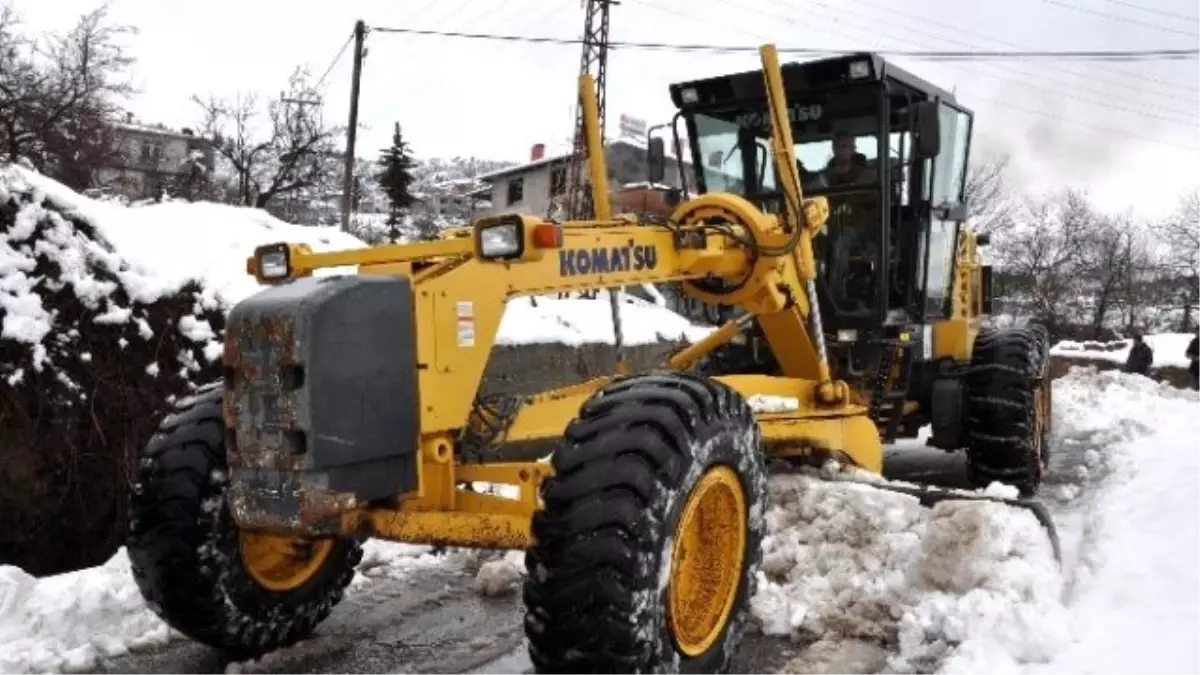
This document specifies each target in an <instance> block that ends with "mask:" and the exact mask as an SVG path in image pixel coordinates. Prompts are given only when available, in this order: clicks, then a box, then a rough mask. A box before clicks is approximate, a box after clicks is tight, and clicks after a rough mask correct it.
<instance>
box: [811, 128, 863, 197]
mask: <svg viewBox="0 0 1200 675" xmlns="http://www.w3.org/2000/svg"><path fill="white" fill-rule="evenodd" d="M823 174H824V175H823V176H822V177H823V178H824V179H825V184H826V185H828V186H830V187H833V186H839V185H854V184H857V183H873V182H875V170H874V169H873V168H872V167H870V166H868V165H867V158H866V156H865V155H863V154H862V153H861V152H858V150H857V149H855V147H854V136H853V135H851V134H850V132H848V131H845V130H842V131H838V132H837V133H836V134H834V135H833V157H832V158H830V160H829V162H828V163H827V164H826V165H825V171H824V172H823Z"/></svg>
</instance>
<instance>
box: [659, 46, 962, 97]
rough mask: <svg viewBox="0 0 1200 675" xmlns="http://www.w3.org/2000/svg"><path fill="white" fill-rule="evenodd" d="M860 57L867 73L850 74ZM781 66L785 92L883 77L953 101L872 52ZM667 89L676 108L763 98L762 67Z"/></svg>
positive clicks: (946, 93) (915, 91) (925, 94)
mask: <svg viewBox="0 0 1200 675" xmlns="http://www.w3.org/2000/svg"><path fill="white" fill-rule="evenodd" d="M862 61H865V62H867V63H869V64H870V72H869V74H868V75H866V76H863V77H856V78H851V77H850V64H852V63H858V62H862ZM856 67H859V66H856ZM781 70H782V72H783V86H784V89H785V90H786V91H788V92H799V91H806V90H818V89H824V90H828V89H834V88H838V87H845V86H850V85H854V84H859V83H862V82H881V81H885V80H886V81H888V82H890V83H892V84H898V85H900V86H902V87H904V88H905V89H908V90H909V91H910V92H911V93H913V94H916V95H917V96H918V97H920V98H924V99H926V100H932V99H934V98H941V99H942V100H943V101H947V102H949V103H957V101H956V99H955V97H954V94H952V93H950V92H949V91H946V90H945V89H943V88H941V87H938V86H937V85H934V84H931V83H930V82H928V81H926V80H924V79H922V78H920V77H917V76H916V75H913V74H912V73H910V72H909V71H907V70H905V69H903V68H901V67H900V66H898V65H896V64H894V63H892V62H890V61H888V60H886V59H884V58H883V57H882V56H880V55H879V54H876V53H874V52H859V53H855V54H848V55H845V56H834V57H829V58H824V59H815V60H812V61H802V62H795V61H794V62H791V63H785V64H783V65H782V66H781ZM687 89H693V90H695V92H696V100H694V101H687V102H685V101H684V100H683V92H684V90H687ZM670 91H671V101H672V102H673V103H674V104H675V107H676V108H689V107H692V106H697V105H706V104H712V103H719V102H722V101H739V100H755V99H765V98H766V96H767V94H766V85H765V83H764V82H763V73H762V69H758V70H748V71H745V72H741V73H733V74H730V75H719V76H717V77H710V78H704V79H700V80H692V81H690V82H678V83H675V84H672V85H670Z"/></svg>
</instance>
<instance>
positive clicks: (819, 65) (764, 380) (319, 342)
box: [128, 45, 1053, 672]
mask: <svg viewBox="0 0 1200 675" xmlns="http://www.w3.org/2000/svg"><path fill="white" fill-rule="evenodd" d="M761 56H762V70H761V71H754V72H748V73H739V74H733V75H727V76H724V77H719V78H714V79H708V80H703V81H698V82H690V83H685V84H679V85H675V86H672V87H671V94H672V97H673V98H674V100H675V102H676V104H677V106H678V108H679V114H678V115H677V117H676V127H677V128H678V125H679V123H680V122H682V123H683V124H685V125H686V127H687V131H688V133H687V138H688V144H689V145H690V153H687V154H688V156H690V157H691V158H692V160H693V161H694V164H695V166H696V167H697V169H696V174H697V175H696V181H695V182H696V183H697V187H698V188H699V194H698V195H697V196H694V197H693V196H688V195H684V194H680V195H678V199H677V200H675V201H676V202H677V203H675V205H674V208H673V211H672V213H671V215H670V217H669V218H667V219H665V220H663V221H662V222H656V223H639V222H634V221H631V220H629V219H625V218H614V217H613V216H612V214H611V213H610V212H609V211H610V205H609V203H608V200H607V199H604V196H605V195H607V194H608V186H607V184H606V177H607V171H606V167H605V165H604V154H603V152H602V148H601V139H600V137H599V133H598V131H597V129H598V124H597V108H596V105H595V100H596V99H595V96H594V90H593V83H592V80H591V79H590V78H589V77H587V76H584V77H582V78H581V79H580V99H581V101H582V104H583V106H584V118H585V124H586V131H587V134H586V135H587V140H588V146H587V148H588V158H587V161H588V167H589V169H588V170H589V174H590V176H591V182H592V186H591V187H592V191H593V192H592V196H593V199H592V201H593V204H594V205H595V207H594V208H595V209H596V211H597V213H596V217H595V220H593V221H588V222H554V221H552V220H548V219H545V218H541V217H536V216H533V215H528V214H515V213H514V214H502V215H494V216H488V217H485V218H481V219H479V220H477V221H476V222H474V223H473V224H472V225H471V227H470V229H469V231H468V232H467V233H468V234H469V236H454V237H446V238H443V239H442V240H439V241H433V242H421V243H410V244H400V245H384V246H376V247H372V248H363V249H358V250H347V251H338V252H326V253H314V252H313V251H311V250H310V249H308V248H307V247H305V246H303V245H297V244H289V243H280V244H277V245H270V246H263V247H260V248H259V249H258V250H256V251H255V252H254V255H253V257H252V258H251V259H250V260H249V261H248V263H247V264H248V268H249V271H250V272H251V273H252V274H253V275H254V276H255V277H256V278H257V279H258V280H259V281H260V282H262V283H264V284H267V285H268V287H267V288H265V289H263V290H262V291H261V292H259V293H257V294H256V295H253V296H251V297H249V298H247V299H245V300H244V301H242V302H241V303H239V304H238V305H237V306H235V307H234V308H233V310H232V311H231V313H230V314H229V317H228V322H227V326H226V334H225V352H224V362H223V365H224V373H223V377H222V378H221V380H220V381H217V382H213V383H211V384H209V385H207V386H204V387H202V388H200V389H199V390H198V391H197V392H195V394H194V395H192V396H190V397H189V398H187V399H186V400H182V401H179V402H178V403H177V404H176V405H175V410H174V412H172V413H171V414H169V415H168V416H167V417H166V418H165V419H164V420H163V421H162V422H161V425H160V428H159V430H158V431H157V432H156V434H155V435H154V436H153V438H151V439H150V441H149V443H148V444H147V447H146V449H145V452H144V455H143V458H142V461H141V466H140V472H139V476H138V479H137V483H136V485H135V487H134V490H133V495H132V496H131V513H130V523H129V539H128V551H129V557H130V560H131V562H132V568H133V574H134V576H135V577H136V580H137V583H138V586H139V588H140V589H141V592H142V593H143V594H144V596H145V598H146V600H147V603H148V604H149V606H150V607H151V608H152V609H153V610H154V611H155V612H157V613H158V615H159V616H161V617H162V618H163V619H164V620H165V621H166V622H167V623H169V624H170V625H171V626H172V627H174V628H175V629H177V630H179V631H180V632H182V633H184V634H186V635H188V636H190V637H191V638H193V639H195V640H198V641H200V642H203V643H206V644H208V645H212V646H213V647H217V648H221V649H224V650H227V651H228V652H230V653H231V654H233V655H240V656H242V657H245V656H252V655H257V654H261V653H263V652H266V651H269V650H272V649H275V648H278V647H281V646H286V645H289V644H292V643H294V642H296V641H298V640H301V639H303V638H305V637H306V636H308V635H309V634H311V633H312V632H313V631H314V629H315V628H316V626H317V625H318V624H319V623H320V622H321V621H322V620H323V619H324V618H325V617H326V616H327V615H328V614H329V612H330V611H331V609H332V608H333V606H334V605H335V604H337V603H338V601H339V600H341V598H342V594H343V592H344V589H345V587H346V586H347V584H348V583H349V582H350V580H351V578H352V577H353V575H354V573H355V566H356V565H357V563H358V562H359V560H360V557H361V550H362V549H361V542H362V540H363V539H364V538H366V537H380V538H384V539H389V540H394V541H402V542H413V543H430V544H435V545H448V546H462V547H479V548H492V549H524V550H525V551H526V555H525V560H526V567H527V572H528V575H527V578H526V581H525V585H524V600H525V606H526V616H525V627H526V635H527V637H528V642H529V652H530V657H531V660H532V661H533V663H534V665H535V667H536V668H537V669H538V670H539V671H543V672H644V671H687V672H718V671H722V670H725V669H727V668H728V666H729V663H730V659H731V657H732V655H733V653H734V652H735V650H736V649H737V646H738V643H739V638H740V636H741V635H742V632H743V629H744V625H745V622H746V619H747V614H748V607H749V600H750V597H751V596H752V595H753V593H754V592H755V579H756V571H757V569H758V566H759V560H760V544H761V542H762V539H763V536H764V528H765V525H764V517H763V514H764V509H765V508H766V504H765V503H764V500H765V499H766V485H767V471H766V468H765V467H766V461H767V460H768V459H769V458H783V459H793V460H796V461H800V462H804V461H819V462H828V461H829V460H836V462H837V465H839V466H842V467H852V468H855V469H857V470H858V471H860V472H861V471H864V470H865V471H866V472H870V473H875V474H878V473H879V472H881V469H882V446H883V443H884V442H885V441H886V440H888V439H890V438H893V437H895V435H896V434H897V433H901V432H903V433H909V434H910V435H911V434H915V429H917V428H920V427H922V426H925V425H929V426H930V427H931V429H932V436H931V438H930V440H931V443H933V444H934V445H937V446H939V447H942V448H946V449H948V450H956V449H960V448H964V447H965V448H966V449H967V453H968V456H969V459H970V465H971V467H972V469H971V471H972V473H973V475H974V476H975V477H976V479H977V481H978V482H979V483H981V484H982V483H985V482H989V481H991V480H994V479H998V480H1001V481H1004V482H1008V483H1010V484H1012V485H1015V486H1017V487H1018V488H1020V489H1021V490H1022V491H1023V492H1024V493H1026V495H1029V494H1031V493H1032V492H1033V491H1034V489H1035V488H1036V486H1037V483H1038V481H1039V478H1040V475H1041V471H1042V467H1043V466H1044V464H1045V444H1046V434H1047V424H1048V415H1049V398H1048V397H1049V388H1048V383H1047V381H1046V379H1045V365H1046V364H1045V361H1046V338H1045V334H1044V332H1042V331H1040V330H1038V329H1022V330H1012V331H992V332H985V331H982V330H981V329H980V324H979V319H980V316H981V314H982V313H983V312H984V311H985V310H986V305H987V304H988V300H987V298H988V290H987V285H988V284H987V281H988V274H987V268H986V267H982V266H981V265H980V261H979V257H978V254H977V251H976V247H977V246H978V245H979V244H980V239H979V236H978V235H976V234H974V233H972V232H971V231H970V230H969V229H968V228H967V227H966V225H965V224H964V222H963V221H964V216H965V210H964V206H963V180H964V172H965V166H966V160H967V150H968V139H969V137H970V124H971V115H970V113H969V112H968V111H966V110H964V109H963V108H962V107H960V106H959V105H957V104H956V103H955V102H954V99H953V97H952V96H951V95H950V94H948V93H946V92H943V91H941V90H939V89H937V88H935V87H933V86H931V85H929V84H927V83H924V82H922V81H921V80H919V79H917V78H915V77H913V76H911V75H909V74H907V73H904V72H903V71H902V70H900V69H898V68H896V67H895V66H893V65H892V64H889V63H887V62H885V61H884V60H883V59H881V58H879V57H878V56H876V55H872V54H862V55H856V56H851V57H838V58H831V59H826V60H821V61H815V62H811V63H803V64H788V65H786V66H782V67H781V66H780V64H779V62H778V57H777V54H776V52H775V50H774V48H773V47H772V46H771V45H766V46H764V47H763V48H762V49H761ZM847 136H849V137H850V138H851V139H852V140H855V141H856V143H857V146H856V147H857V150H858V152H857V155H859V156H860V157H857V161H859V164H860V165H861V166H860V167H859V168H870V169H872V171H873V173H874V178H869V179H868V180H866V182H863V183H861V184H857V185H834V184H825V183H823V182H822V180H821V178H820V176H817V175H816V173H817V172H814V171H812V170H811V169H810V168H805V167H804V166H803V163H804V162H805V161H807V162H808V163H809V164H810V167H811V166H812V165H813V157H812V155H813V153H823V155H822V157H821V160H822V161H823V160H824V156H827V155H828V152H829V149H830V148H831V147H833V146H832V145H830V144H831V143H843V142H844V140H843V139H844V138H846V137H847ZM679 138H680V135H679V134H678V133H676V134H675V147H676V153H675V154H676V155H677V156H683V155H684V154H685V153H684V152H682V150H681V145H682V144H681V142H680V140H679ZM796 139H798V141H797V140H796ZM822 143H824V144H825V146H824V147H822V146H821V144H822ZM662 149H663V144H662V142H661V141H658V142H655V143H652V144H651V150H652V152H651V153H650V154H651V163H652V165H653V166H657V169H656V170H655V171H658V172H661V170H662V167H663V162H664V161H665V159H664V156H665V154H664V153H663V152H662ZM834 150H835V151H839V152H841V151H842V150H844V148H843V149H842V150H839V149H838V148H834ZM843 154H844V153H843ZM830 175H832V172H831V174H830ZM806 192H808V193H811V194H807V195H806ZM850 233H853V234H854V236H855V237H857V239H856V240H855V241H856V242H857V243H855V245H846V244H847V243H848V239H849V238H850ZM850 243H854V242H850ZM342 266H357V269H358V274H356V275H345V276H322V275H314V272H317V271H318V270H322V269H324V268H334V267H342ZM642 283H679V284H681V285H682V287H683V288H684V289H686V292H687V293H688V294H689V295H691V296H692V297H694V298H696V299H698V300H700V301H701V302H704V303H709V304H713V305H720V306H724V307H732V308H736V309H737V310H738V312H740V314H736V315H734V316H732V317H731V318H730V319H729V321H728V322H726V323H725V324H723V325H721V326H720V327H718V328H716V329H715V330H714V331H713V332H712V333H711V334H710V335H708V336H707V337H705V338H704V339H702V340H700V341H698V342H696V343H694V344H691V345H690V346H687V347H685V348H683V349H682V350H680V351H678V352H677V353H675V354H674V355H673V356H672V357H671V358H670V359H669V360H668V361H667V362H666V363H664V364H663V365H662V367H661V368H657V369H654V370H652V371H650V372H638V373H620V374H617V375H613V376H606V377H598V378H594V379H591V380H588V381H586V382H582V383H579V384H576V385H572V386H567V387H564V388H560V389H556V390H553V391H546V392H541V393H536V394H532V395H528V396H521V397H500V398H493V397H488V396H483V395H480V393H479V390H480V382H481V378H482V375H483V372H484V368H485V366H486V364H487V362H488V359H489V355H490V353H491V351H492V347H493V343H494V340H495V336H496V333H497V329H498V327H499V325H500V320H501V316H502V314H503V312H504V309H505V303H506V302H507V301H508V300H510V299H512V298H515V297H520V296H529V295H540V294H547V293H554V292H560V291H571V290H586V289H597V288H600V289H615V288H619V287H622V286H627V285H636V284H642ZM864 364H866V365H864ZM539 446H545V447H550V448H551V449H552V452H551V453H550V454H549V460H548V461H516V460H514V459H512V458H513V457H514V456H517V455H514V454H506V451H507V450H508V449H513V448H526V450H527V449H528V448H529V447H539ZM521 456H525V457H529V456H530V455H528V454H524V455H521ZM533 456H537V455H533ZM505 458H507V460H506V459H505ZM478 482H482V483H490V484H503V485H509V486H514V488H513V489H514V490H515V492H516V493H517V496H515V497H512V498H510V497H506V496H502V495H500V494H492V493H487V492H479V491H475V490H474V489H472V487H471V486H472V485H473V484H474V483H478ZM880 487H881V488H883V489H897V490H901V491H905V490H904V488H899V487H892V486H889V485H887V484H884V485H881V486H880ZM911 493H912V494H915V495H917V496H918V497H919V498H920V499H921V500H922V501H923V503H932V502H935V501H938V500H941V499H996V500H998V501H1004V502H1006V503H1009V504H1012V505H1015V506H1021V507H1024V508H1029V509H1031V510H1033V511H1034V512H1035V514H1036V515H1037V516H1038V517H1039V518H1040V519H1041V520H1042V521H1043V523H1044V524H1045V525H1046V527H1047V529H1048V531H1049V532H1050V533H1051V535H1052V536H1053V526H1052V525H1051V524H1050V523H1049V520H1048V518H1046V515H1045V511H1044V509H1042V508H1041V507H1040V505H1039V504H1038V503H1037V502H1035V501H1031V500H1029V499H1026V498H1017V499H1011V500H1002V499H998V498H995V497H992V496H991V495H985V494H979V493H955V492H952V491H938V490H933V489H912V490H911Z"/></svg>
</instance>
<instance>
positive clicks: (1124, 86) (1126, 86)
mask: <svg viewBox="0 0 1200 675" xmlns="http://www.w3.org/2000/svg"><path fill="white" fill-rule="evenodd" d="M859 4H865V5H867V6H869V7H873V8H875V9H877V10H881V11H884V12H888V13H890V14H895V15H898V16H901V17H904V18H906V19H909V20H911V21H914V22H920V23H921V24H930V25H935V26H941V27H942V28H946V29H948V30H950V31H952V32H954V33H956V34H957V33H961V34H965V35H974V36H976V37H979V38H982V39H984V40H987V41H989V42H993V43H995V44H999V45H1003V46H1005V47H1013V48H1015V49H1026V48H1027V47H1025V46H1024V45H1021V44H1017V43H1015V42H1010V41H1008V40H1002V39H1000V38H997V37H994V36H990V35H986V34H984V33H981V32H979V31H975V30H971V29H969V28H963V27H961V26H955V25H953V24H949V23H946V22H944V21H938V20H937V19H936V18H934V17H928V16H921V17H915V16H913V15H911V14H908V13H906V12H904V11H901V10H896V9H892V8H890V7H885V6H881V5H876V4H872V3H870V2H867V1H866V0H859ZM938 39H939V40H943V41H944V40H945V38H941V37H939V38H938ZM958 44H964V43H962V42H959V43H958ZM1039 67H1041V66H1040V65H1039ZM1050 67H1051V68H1054V69H1055V70H1058V71H1060V72H1062V73H1065V74H1067V75H1073V76H1076V77H1082V78H1084V80H1085V81H1095V82H1096V83H1104V82H1107V83H1108V84H1109V85H1111V86H1113V87H1118V88H1119V89H1118V91H1121V90H1126V91H1141V92H1143V93H1146V94H1148V95H1150V96H1157V97H1160V98H1163V99H1170V100H1173V101H1181V102H1183V103H1187V104H1189V108H1191V109H1190V110H1187V111H1182V110H1178V109H1176V108H1160V109H1163V110H1168V111H1171V112H1177V113H1181V114H1184V115H1189V116H1191V115H1192V114H1193V113H1194V112H1195V100H1194V97H1186V96H1179V95H1178V94H1177V92H1178V91H1180V90H1182V91H1192V92H1195V91H1197V89H1196V88H1195V87H1192V86H1188V85H1185V84H1182V83H1178V82H1166V81H1164V80H1160V79H1157V78H1154V77H1150V76H1147V75H1144V74H1137V73H1130V72H1127V71H1124V70H1117V69H1113V68H1109V69H1107V70H1106V74H1107V75H1111V76H1117V77H1124V78H1127V79H1129V80H1138V84H1130V83H1128V82H1122V81H1119V80H1115V79H1111V78H1106V77H1101V76H1100V75H1098V74H1095V73H1086V72H1081V71H1079V70H1073V69H1071V68H1068V67H1066V66H1063V65H1056V64H1052V65H1051V66H1050ZM1027 77H1034V75H1027ZM1040 77H1043V78H1044V79H1046V80H1050V78H1047V77H1045V76H1044V75H1041V76H1040ZM1058 82H1060V83H1061V82H1062V81H1061V80H1059V81H1058ZM1150 84H1155V85H1159V87H1162V88H1166V89H1169V90H1170V91H1169V92H1168V91H1165V90H1162V89H1155V88H1153V87H1149V86H1146V85H1150ZM1112 91H1113V90H1112V89H1105V90H1104V91H1100V92H1098V93H1099V94H1100V95H1102V96H1111V95H1112ZM1152 107H1158V106H1152Z"/></svg>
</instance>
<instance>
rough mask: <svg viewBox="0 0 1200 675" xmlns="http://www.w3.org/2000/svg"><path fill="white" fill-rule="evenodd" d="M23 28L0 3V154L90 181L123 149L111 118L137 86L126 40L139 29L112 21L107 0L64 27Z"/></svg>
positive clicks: (74, 183)
mask: <svg viewBox="0 0 1200 675" xmlns="http://www.w3.org/2000/svg"><path fill="white" fill-rule="evenodd" d="M19 28H20V23H19V21H18V20H17V17H16V14H15V13H14V12H13V11H12V9H11V7H10V6H8V5H7V4H5V5H3V6H0V63H3V64H4V66H3V67H2V68H0V153H2V156H5V157H7V158H8V159H10V160H16V159H18V158H21V157H25V158H26V159H28V160H29V161H30V162H31V163H33V165H34V166H35V167H36V168H37V169H38V170H40V171H43V172H45V173H47V174H49V175H51V176H53V177H55V178H58V179H59V180H62V181H63V182H65V183H66V184H68V185H69V186H71V187H73V188H76V189H82V188H85V187H88V186H90V185H91V184H93V183H94V181H95V178H96V171H97V169H99V168H101V167H103V166H104V165H106V164H109V163H111V162H112V161H113V160H115V159H118V158H119V156H120V148H119V147H118V146H117V144H116V143H115V139H114V135H113V130H112V123H113V122H114V121H115V120H116V118H117V116H118V114H119V113H120V112H121V108H122V104H123V103H124V102H125V100H127V98H128V97H129V95H130V94H132V93H133V92H134V89H133V86H132V84H131V82H130V81H129V79H128V76H129V68H130V66H132V65H133V59H132V58H131V57H130V56H128V52H127V51H126V50H125V49H124V47H123V45H122V44H121V42H122V38H124V37H125V36H127V35H131V34H134V33H136V29H135V28H133V27H131V26H123V25H114V24H111V23H110V22H109V21H108V7H107V5H103V6H101V7H100V8H99V9H96V10H93V11H91V12H89V13H87V14H84V15H83V16H81V17H80V18H79V21H78V22H77V23H76V24H75V25H74V27H72V28H71V29H70V30H69V31H67V32H66V33H63V34H51V35H47V36H44V37H42V38H39V39H35V38H30V37H28V36H25V35H23V34H21V33H20V32H19Z"/></svg>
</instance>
